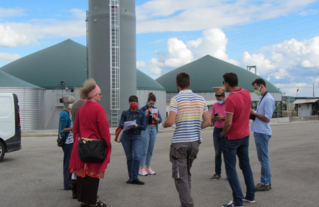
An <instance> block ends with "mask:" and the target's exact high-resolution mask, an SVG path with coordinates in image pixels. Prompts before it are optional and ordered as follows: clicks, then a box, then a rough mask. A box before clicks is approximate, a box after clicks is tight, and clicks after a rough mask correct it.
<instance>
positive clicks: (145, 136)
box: [140, 126, 157, 167]
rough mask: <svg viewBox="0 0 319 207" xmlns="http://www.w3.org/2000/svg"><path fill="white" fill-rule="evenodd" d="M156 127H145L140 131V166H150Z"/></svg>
mask: <svg viewBox="0 0 319 207" xmlns="http://www.w3.org/2000/svg"><path fill="white" fill-rule="evenodd" d="M156 135H157V131H156V127H151V126H147V127H146V129H145V131H142V134H141V136H142V143H143V145H142V158H141V163H140V166H141V167H144V166H145V165H146V166H151V160H152V155H153V150H154V146H155V141H156Z"/></svg>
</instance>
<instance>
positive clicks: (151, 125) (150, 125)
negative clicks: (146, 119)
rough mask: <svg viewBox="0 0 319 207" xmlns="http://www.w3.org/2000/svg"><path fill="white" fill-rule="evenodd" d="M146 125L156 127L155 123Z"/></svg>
mask: <svg viewBox="0 0 319 207" xmlns="http://www.w3.org/2000/svg"><path fill="white" fill-rule="evenodd" d="M147 126H151V127H156V125H155V124H148V125H147Z"/></svg>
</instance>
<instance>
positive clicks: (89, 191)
mask: <svg viewBox="0 0 319 207" xmlns="http://www.w3.org/2000/svg"><path fill="white" fill-rule="evenodd" d="M79 93H80V95H81V97H87V98H88V101H87V102H86V103H85V104H84V105H83V106H82V107H81V108H80V109H79V111H78V112H77V115H76V117H75V120H74V125H73V133H74V146H73V150H72V155H71V160H70V172H71V173H75V174H76V175H77V198H78V201H79V202H81V207H89V206H90V205H96V206H106V204H105V203H104V202H102V201H99V200H97V191H98V187H99V181H100V178H104V172H105V169H106V168H107V165H108V163H109V162H110V156H111V149H112V145H111V134H110V129H109V125H108V120H107V117H106V113H105V110H104V108H103V107H102V106H101V105H100V104H98V103H97V102H99V101H100V100H101V97H102V94H101V90H100V88H99V86H98V85H97V84H96V82H95V81H94V80H93V79H89V80H87V81H85V83H84V85H83V87H82V88H80V89H79ZM79 131H80V135H81V137H82V138H91V139H99V140H103V139H104V140H105V141H106V147H105V151H106V158H105V160H104V162H102V163H86V162H83V161H82V160H81V159H80V157H79V153H78V149H79V145H78V143H79V140H80V138H81V137H79V136H78V132H79Z"/></svg>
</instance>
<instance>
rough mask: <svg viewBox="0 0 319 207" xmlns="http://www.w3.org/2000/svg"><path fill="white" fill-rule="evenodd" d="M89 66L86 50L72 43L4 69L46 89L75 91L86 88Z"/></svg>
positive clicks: (62, 43) (38, 53) (36, 53)
mask: <svg viewBox="0 0 319 207" xmlns="http://www.w3.org/2000/svg"><path fill="white" fill-rule="evenodd" d="M86 62H87V61H86V47H85V46H83V45H81V44H78V43H76V42H74V41H72V40H70V39H68V40H65V41H63V42H61V43H58V44H56V45H53V46H51V47H48V48H46V49H43V50H40V51H38V52H35V53H33V54H30V55H28V56H25V57H23V58H20V59H18V60H16V61H14V62H11V63H9V64H7V65H5V66H3V67H2V68H1V69H2V70H3V71H5V72H7V73H9V74H11V75H13V76H15V77H17V78H20V79H22V80H24V81H27V82H29V83H32V84H34V85H37V86H40V87H42V88H45V89H59V88H65V87H66V86H68V87H69V88H72V87H80V86H82V84H83V82H84V81H85V80H86V78H87V73H86V71H85V70H86V68H87V64H86ZM61 81H63V82H64V85H63V84H61Z"/></svg>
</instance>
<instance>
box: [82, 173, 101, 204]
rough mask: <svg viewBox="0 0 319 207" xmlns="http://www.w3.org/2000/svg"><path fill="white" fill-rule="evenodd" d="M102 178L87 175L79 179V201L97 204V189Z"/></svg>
mask: <svg viewBox="0 0 319 207" xmlns="http://www.w3.org/2000/svg"><path fill="white" fill-rule="evenodd" d="M99 182H100V179H98V178H92V177H90V176H85V177H84V178H82V177H78V179H77V195H78V196H77V197H78V201H80V202H82V203H84V204H91V205H95V204H96V202H97V196H96V195H97V191H98V188H99Z"/></svg>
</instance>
